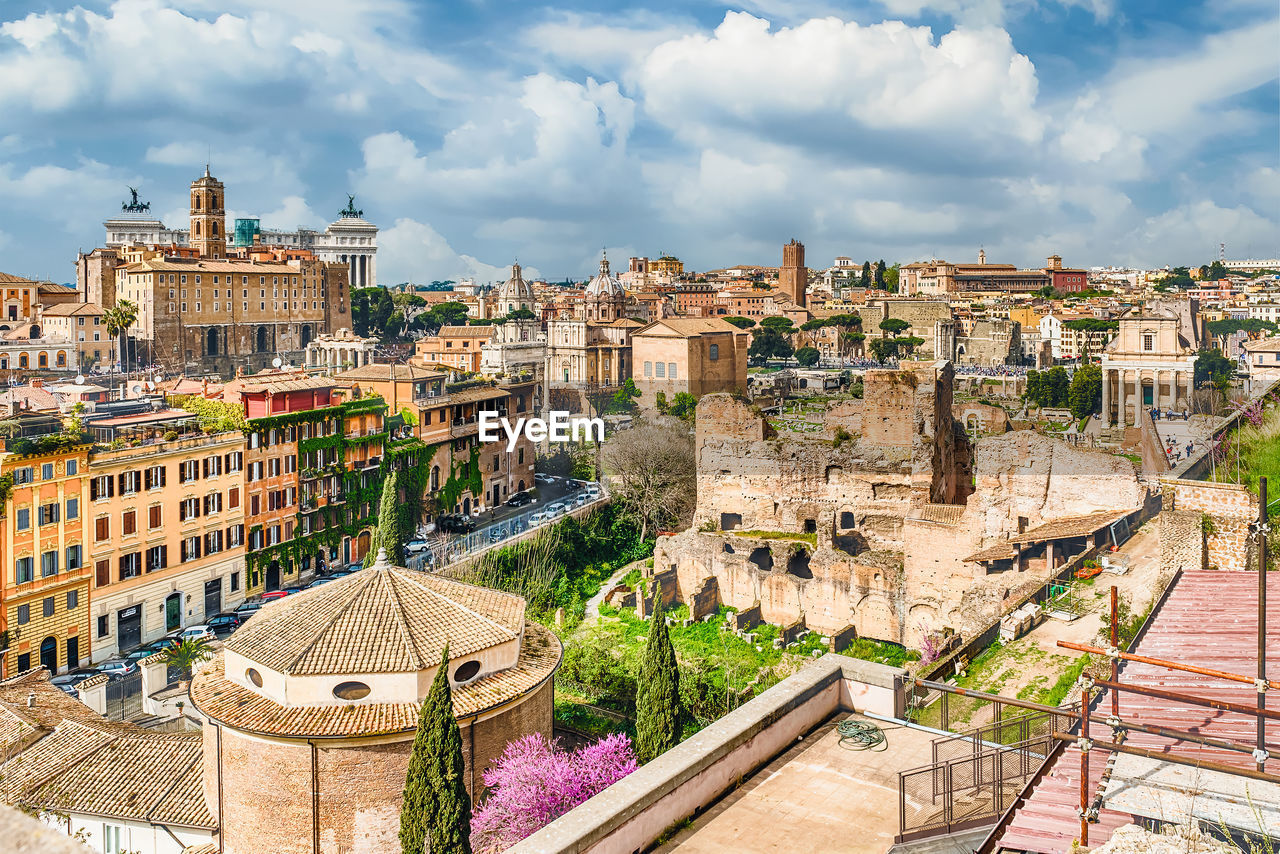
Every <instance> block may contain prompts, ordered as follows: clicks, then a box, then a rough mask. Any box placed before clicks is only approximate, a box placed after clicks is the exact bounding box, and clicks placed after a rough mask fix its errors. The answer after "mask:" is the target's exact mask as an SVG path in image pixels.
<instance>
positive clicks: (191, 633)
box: [178, 625, 218, 643]
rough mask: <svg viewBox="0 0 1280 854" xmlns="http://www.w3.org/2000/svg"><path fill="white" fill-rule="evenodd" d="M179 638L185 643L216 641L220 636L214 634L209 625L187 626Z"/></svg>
mask: <svg viewBox="0 0 1280 854" xmlns="http://www.w3.org/2000/svg"><path fill="white" fill-rule="evenodd" d="M178 637H179V639H180V640H181V641H182V642H183V643H186V642H187V641H190V640H207V641H215V640H217V639H218V636H217V635H216V634H214V631H213V629H211V628H209V627H208V626H207V625H199V626H187V627H186V628H185V629H183V630H182V634H181V635H179V636H178Z"/></svg>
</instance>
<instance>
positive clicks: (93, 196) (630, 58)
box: [0, 0, 1280, 283]
mask: <svg viewBox="0 0 1280 854" xmlns="http://www.w3.org/2000/svg"><path fill="white" fill-rule="evenodd" d="M588 6H590V8H588ZM823 16H829V17H823ZM3 18H4V20H3V22H0V69H3V70H4V73H5V75H6V77H7V78H8V79H9V80H11V81H13V82H14V83H15V85H13V86H12V87H8V88H7V90H6V92H5V93H3V94H0V106H3V108H4V109H5V110H6V113H7V115H8V117H9V119H10V121H9V123H8V125H7V127H6V128H4V129H3V131H2V132H0V189H2V190H3V192H4V194H5V196H6V197H7V198H8V199H9V200H10V204H9V205H8V206H7V208H6V211H5V213H3V214H0V252H3V253H4V254H5V255H6V257H7V259H8V261H7V268H8V269H10V270H11V271H13V272H21V273H26V274H29V275H33V276H41V277H43V276H47V277H49V278H51V279H53V280H55V281H68V280H70V279H71V278H72V276H71V262H72V260H73V257H74V256H73V252H74V251H75V250H76V249H81V248H88V247H90V246H92V245H94V244H95V243H96V241H97V240H98V239H99V236H100V234H101V223H102V221H103V220H104V219H105V218H107V217H109V216H111V215H113V213H114V212H115V211H117V209H118V206H119V203H120V201H121V199H122V198H126V199H127V198H128V192H127V188H128V187H138V188H139V189H140V191H141V194H142V197H143V198H144V199H145V200H147V201H150V202H151V203H152V211H153V212H154V213H155V214H156V215H157V216H159V217H160V218H161V219H164V220H165V221H166V223H167V224H168V225H169V226H171V227H175V226H180V225H181V224H182V222H183V220H184V218H185V210H186V200H185V197H186V192H187V185H188V183H189V182H190V181H191V180H192V178H193V177H194V175H195V174H196V170H199V169H202V168H203V167H204V165H205V164H206V163H209V164H210V165H211V167H212V169H213V171H214V173H215V174H216V175H217V176H218V177H219V178H220V179H221V180H223V181H224V182H225V183H226V184H227V187H228V199H227V204H228V215H229V217H234V216H257V217H260V218H261V219H262V222H263V225H264V226H272V227H280V228H295V227H297V226H299V225H303V226H307V227H313V228H320V229H323V227H324V225H325V224H326V223H328V222H330V221H332V220H333V219H334V218H336V214H337V211H338V210H339V208H340V207H341V205H342V202H343V200H344V198H345V194H346V193H348V192H352V193H355V194H356V195H357V199H358V201H359V203H360V206H361V207H362V208H363V209H364V210H365V211H366V218H368V219H369V220H370V221H372V222H375V223H376V224H378V225H379V227H380V229H381V231H380V236H379V247H380V248H379V264H380V267H381V270H380V276H379V278H380V280H381V281H383V282H387V283H395V282H400V281H405V280H410V279H411V280H413V281H417V282H422V281H429V280H430V279H444V278H458V277H460V276H468V275H470V276H474V277H476V278H478V279H480V280H500V279H502V278H505V270H506V269H507V267H508V265H509V264H510V263H511V262H512V261H513V260H514V259H516V258H520V259H524V260H525V261H526V262H527V265H528V267H530V268H532V269H531V272H536V273H539V274H541V275H542V276H545V277H547V278H549V279H553V280H555V279H562V278H566V277H573V278H585V277H586V276H588V275H590V273H591V271H592V270H593V269H594V267H595V265H596V263H597V259H598V257H599V251H600V248H601V246H602V245H603V246H604V247H605V248H607V249H608V251H609V254H610V256H611V257H617V258H619V259H621V258H625V257H627V256H628V255H633V254H634V255H647V256H654V255H657V254H659V253H660V252H663V251H665V252H668V253H671V254H676V255H679V256H680V257H681V258H682V259H684V260H685V261H686V263H687V264H688V265H689V267H690V268H691V269H706V268H708V267H712V266H720V265H724V264H736V263H758V264H771V263H776V247H777V245H778V244H779V243H780V242H782V241H783V240H785V239H786V238H789V237H792V236H795V237H799V238H800V239H802V240H804V241H805V243H806V244H807V245H808V247H809V255H810V258H811V259H812V260H813V262H814V263H815V264H820V265H821V264H825V263H828V260H829V259H830V258H832V257H834V256H836V255H848V256H851V257H854V258H856V259H857V260H859V261H861V260H862V259H863V258H864V257H870V258H873V259H874V258H881V257H883V258H885V259H886V260H887V261H888V262H889V263H893V262H894V261H901V262H908V261H912V260H921V259H928V258H930V257H939V258H949V259H955V260H962V259H969V258H970V257H974V256H976V254H977V251H978V248H979V247H980V246H982V247H985V249H986V251H987V254H988V256H989V257H991V258H992V259H993V260H1000V261H1004V262H1008V263H1014V264H1017V265H1019V266H1030V265H1035V264H1038V263H1040V262H1041V260H1042V259H1043V258H1044V257H1045V256H1046V255H1047V254H1050V253H1058V254H1061V255H1062V256H1063V257H1064V258H1069V259H1071V261H1072V262H1073V263H1075V264H1078V265H1084V266H1091V265H1099V264H1112V263H1114V264H1133V265H1138V266H1152V267H1153V266H1162V265H1164V264H1194V265H1198V264H1201V263H1206V262H1207V261H1209V260H1211V259H1212V258H1214V257H1216V255H1217V248H1218V244H1219V243H1220V242H1225V243H1226V244H1227V251H1228V254H1229V255H1231V256H1235V257H1245V256H1252V257H1273V256H1275V255H1276V254H1277V247H1276V246H1275V238H1276V235H1277V234H1278V233H1280V170H1278V169H1277V162H1276V148H1275V140H1276V138H1277V134H1280V121H1278V118H1277V117H1278V116H1280V110H1278V109H1277V89H1276V80H1277V72H1276V68H1275V66H1274V62H1273V61H1272V59H1271V58H1270V56H1271V51H1270V48H1269V47H1268V46H1269V45H1274V43H1275V42H1276V36H1277V34H1278V33H1277V30H1278V29H1280V19H1278V18H1277V16H1276V13H1275V9H1274V5H1273V4H1272V5H1268V4H1263V3H1260V2H1247V0H1242V2H1237V3H1234V4H1233V7H1232V14H1231V15H1230V16H1222V17H1219V16H1217V15H1215V14H1214V13H1213V9H1211V8H1210V6H1209V4H1195V3H1186V4H1160V5H1159V6H1158V7H1154V6H1152V5H1151V4H1145V3H1135V2H1114V3H1113V2H1108V0H1091V2H1081V0H1065V2H1047V3H1042V4H1031V3H1023V2H1003V3H1002V2H961V0H937V2H915V0H886V2H883V3H854V4H838V5H827V4H813V3H795V4H791V3H747V4H743V5H741V6H735V7H726V6H723V5H720V4H709V5H707V6H705V7H697V8H695V9H692V10H685V9H679V8H675V7H664V6H662V5H661V4H652V5H650V6H648V7H646V8H643V9H634V8H628V9H627V10H623V9H621V8H606V7H600V6H598V5H591V4H580V3H573V2H569V3H562V4H559V5H557V7H555V8H543V9H527V8H524V7H522V6H520V5H518V4H500V3H491V4H476V5H470V4H468V5H465V6H463V7H461V8H453V7H451V6H448V5H445V4H414V3H407V2H399V0H377V2H370V3H364V4H360V3H341V4H338V3H332V4H330V3H324V4H319V5H317V4H299V3H290V2H284V1H283V0H281V1H280V2H274V3H270V4H265V5H263V4H252V5H250V4H246V3H241V2H236V1H235V0H233V2H224V3H218V4H212V3H208V2H204V0H177V1H176V2H159V0H115V2H96V3H95V2H90V3H84V4H80V5H76V6H74V7H66V6H61V5H53V6H49V5H45V4H34V3H11V4H6V10H5V13H4V15H3ZM148 45H151V47H148ZM122 58H123V59H126V60H127V61H121V60H122ZM816 69H821V71H820V72H818V71H816ZM232 105H234V106H232ZM744 178H745V179H746V180H744Z"/></svg>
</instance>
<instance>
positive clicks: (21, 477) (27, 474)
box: [13, 466, 35, 484]
mask: <svg viewBox="0 0 1280 854" xmlns="http://www.w3.org/2000/svg"><path fill="white" fill-rule="evenodd" d="M33 480H35V469H33V468H32V467H31V466H23V467H22V468H20V469H14V470H13V482H14V483H15V484H23V483H31V482H32V481H33Z"/></svg>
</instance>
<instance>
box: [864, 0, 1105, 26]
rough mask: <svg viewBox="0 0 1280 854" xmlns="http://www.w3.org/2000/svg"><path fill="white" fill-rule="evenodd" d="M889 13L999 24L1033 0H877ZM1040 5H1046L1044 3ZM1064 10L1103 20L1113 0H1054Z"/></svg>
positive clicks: (1030, 5)
mask: <svg viewBox="0 0 1280 854" xmlns="http://www.w3.org/2000/svg"><path fill="white" fill-rule="evenodd" d="M880 5H881V6H882V7H884V9H885V11H886V12H888V13H889V14H890V15H898V16H902V17H906V18H918V17H920V16H921V15H922V14H924V13H926V12H929V13H932V14H937V15H946V16H948V17H950V18H952V19H954V20H956V21H961V22H963V23H966V24H971V25H987V26H991V25H1002V24H1004V22H1005V21H1006V20H1008V19H1009V18H1012V17H1016V16H1018V15H1022V14H1025V13H1026V12H1028V11H1030V10H1032V9H1035V8H1036V6H1037V2H1036V0H880ZM1043 5H1050V4H1049V3H1045V4H1043ZM1057 5H1059V6H1062V7H1063V8H1066V9H1071V8H1080V9H1084V10H1085V11H1086V12H1089V13H1090V14H1091V15H1093V19H1094V21H1096V22H1097V23H1103V22H1105V21H1107V20H1109V19H1110V18H1111V16H1112V15H1114V14H1115V11H1116V9H1115V2H1114V0H1057Z"/></svg>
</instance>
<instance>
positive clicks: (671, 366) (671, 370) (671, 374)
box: [667, 362, 676, 380]
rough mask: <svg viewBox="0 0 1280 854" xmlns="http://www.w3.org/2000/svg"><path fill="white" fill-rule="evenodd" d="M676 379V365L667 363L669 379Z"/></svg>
mask: <svg viewBox="0 0 1280 854" xmlns="http://www.w3.org/2000/svg"><path fill="white" fill-rule="evenodd" d="M675 378H676V363H675V362H667V379H669V380H673V379H675Z"/></svg>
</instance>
